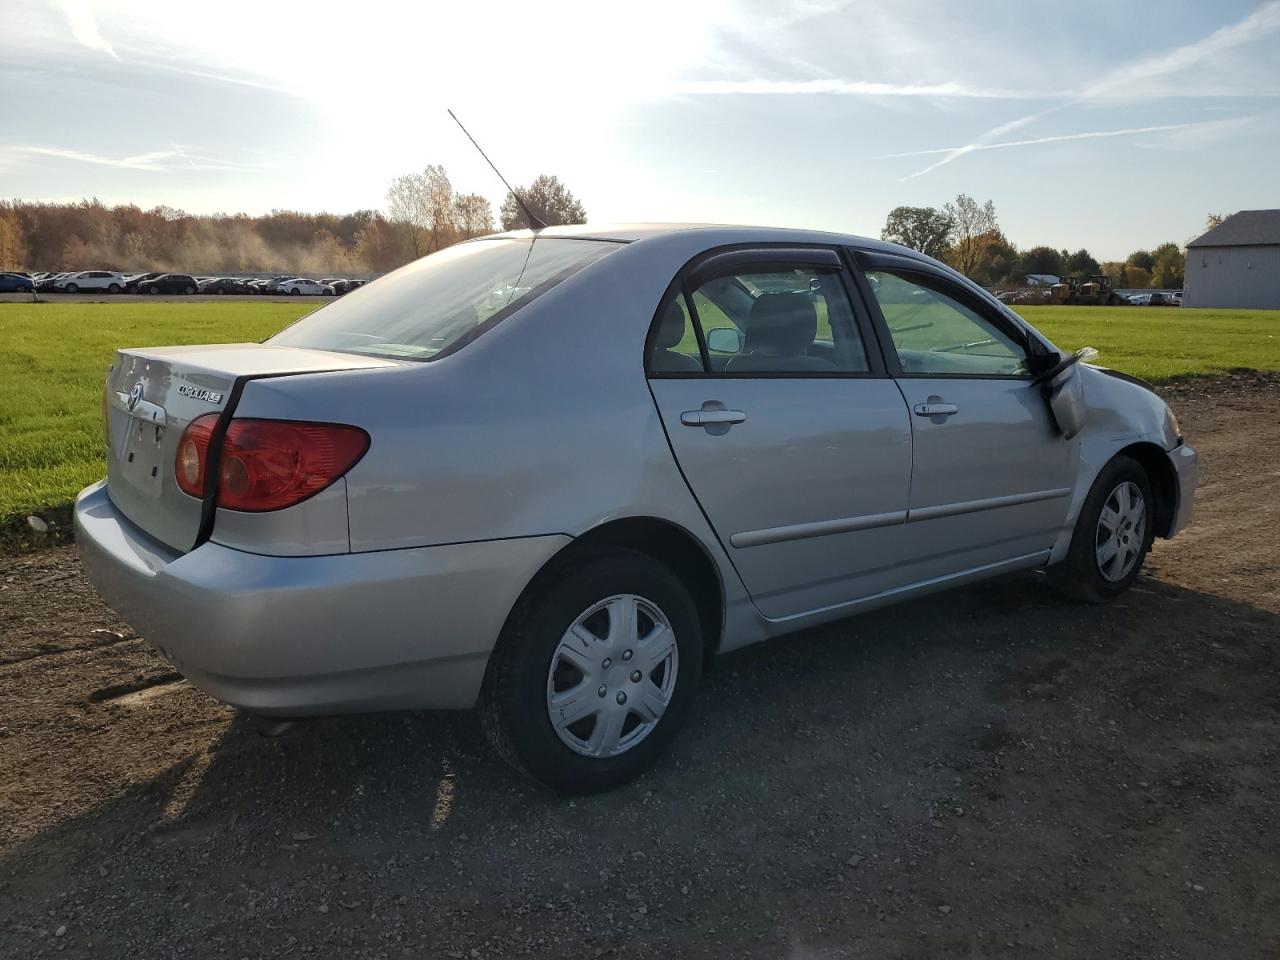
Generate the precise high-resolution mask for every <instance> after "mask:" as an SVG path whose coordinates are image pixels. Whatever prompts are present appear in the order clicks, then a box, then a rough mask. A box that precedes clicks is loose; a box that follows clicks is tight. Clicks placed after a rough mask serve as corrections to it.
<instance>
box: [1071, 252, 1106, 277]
mask: <svg viewBox="0 0 1280 960" xmlns="http://www.w3.org/2000/svg"><path fill="white" fill-rule="evenodd" d="M1100 269H1101V268H1100V267H1099V266H1098V261H1097V260H1095V259H1093V257H1092V256H1091V255H1090V253H1089V251H1088V250H1085V249H1083V248H1081V249H1080V250H1077V251H1076V252H1075V253H1073V254H1071V256H1069V257H1068V258H1067V270H1068V271H1070V273H1071V275H1072V276H1076V277H1092V276H1096V275H1097V274H1098V272H1099V270H1100Z"/></svg>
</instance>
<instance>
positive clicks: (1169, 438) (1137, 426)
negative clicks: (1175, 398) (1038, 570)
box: [1049, 363, 1181, 564]
mask: <svg viewBox="0 0 1280 960" xmlns="http://www.w3.org/2000/svg"><path fill="white" fill-rule="evenodd" d="M1072 369H1074V370H1075V371H1076V373H1075V374H1074V375H1073V377H1072V378H1071V379H1073V380H1076V381H1077V384H1076V385H1075V386H1074V387H1073V389H1074V390H1078V391H1079V394H1080V399H1079V401H1078V408H1077V409H1079V410H1080V411H1082V414H1083V424H1082V426H1081V429H1080V431H1079V433H1078V435H1077V442H1078V443H1079V444H1080V458H1079V461H1078V467H1077V474H1076V480H1075V484H1074V490H1075V492H1074V493H1073V495H1072V498H1071V508H1070V510H1069V511H1068V513H1067V519H1066V524H1065V526H1064V527H1063V529H1062V530H1061V531H1060V532H1059V534H1058V538H1057V540H1056V541H1055V542H1054V547H1053V551H1052V553H1051V554H1050V557H1049V562H1050V563H1051V564H1053V563H1057V562H1059V561H1060V560H1062V559H1064V558H1065V557H1066V555H1067V550H1068V549H1070V547H1071V534H1072V532H1073V531H1074V529H1075V524H1076V519H1077V518H1078V517H1079V516H1080V510H1081V508H1082V507H1083V506H1084V501H1085V498H1086V497H1088V495H1089V490H1090V488H1091V487H1092V486H1093V482H1094V480H1095V479H1097V476H1098V474H1099V473H1100V472H1101V470H1102V468H1103V467H1104V466H1106V465H1107V463H1108V462H1109V461H1110V460H1111V458H1112V457H1114V456H1115V455H1116V454H1118V453H1120V451H1122V450H1124V449H1126V448H1127V447H1131V446H1133V445H1135V444H1151V445H1152V446H1155V447H1159V448H1160V450H1162V451H1165V452H1166V453H1167V452H1168V451H1171V450H1173V449H1174V448H1175V447H1177V446H1178V445H1179V443H1181V438H1180V437H1179V436H1178V435H1177V431H1176V430H1175V429H1174V427H1173V421H1172V418H1171V417H1170V416H1169V413H1168V406H1167V405H1166V404H1165V402H1164V400H1163V399H1161V398H1160V396H1159V395H1158V394H1156V392H1155V391H1154V390H1152V389H1151V387H1149V386H1148V385H1146V384H1145V383H1143V381H1141V380H1138V379H1136V378H1134V377H1129V376H1126V375H1124V374H1117V373H1115V372H1113V371H1111V370H1106V369H1103V368H1101V367H1095V366H1091V365H1089V364H1086V363H1077V364H1075V365H1074V367H1073V368H1072ZM1051 402H1052V401H1051ZM1054 414H1055V416H1058V410H1057V408H1056V407H1055V410H1054ZM1059 422H1060V423H1061V421H1059ZM1064 426H1065V425H1064Z"/></svg>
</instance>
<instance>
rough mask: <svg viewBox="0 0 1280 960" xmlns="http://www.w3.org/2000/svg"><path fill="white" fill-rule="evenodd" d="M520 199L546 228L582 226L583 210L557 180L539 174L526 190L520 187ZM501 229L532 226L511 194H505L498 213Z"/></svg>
mask: <svg viewBox="0 0 1280 960" xmlns="http://www.w3.org/2000/svg"><path fill="white" fill-rule="evenodd" d="M519 189H520V197H521V198H522V199H523V200H524V202H525V203H526V204H528V205H529V209H530V210H532V211H533V214H534V216H536V217H538V218H539V219H540V220H541V221H542V222H543V223H545V224H546V225H547V226H549V227H553V226H556V225H557V224H561V223H586V222H587V210H586V207H584V206H583V205H582V203H581V201H579V200H578V199H577V197H575V196H574V195H573V194H572V193H570V192H569V188H568V187H566V186H565V185H564V184H563V183H561V182H560V180H559V178H558V177H553V176H550V175H548V174H545V173H544V174H542V175H541V176H539V177H538V179H536V180H534V181H533V183H531V184H529V186H527V187H520V188H519ZM499 216H500V217H501V219H502V229H503V230H517V229H519V228H520V227H525V226H532V224H530V223H528V222H527V218H526V217H525V214H524V210H523V209H521V207H520V204H519V202H518V201H517V200H516V197H515V194H513V193H508V194H507V196H506V199H505V200H503V201H502V210H501V211H500V212H499Z"/></svg>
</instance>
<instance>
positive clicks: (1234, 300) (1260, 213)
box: [1182, 210, 1280, 310]
mask: <svg viewBox="0 0 1280 960" xmlns="http://www.w3.org/2000/svg"><path fill="white" fill-rule="evenodd" d="M1182 305H1183V306H1184V307H1237V308H1240V309H1255V310H1256V309H1264V310H1280V210H1241V211H1240V212H1239V213H1237V214H1235V215H1233V216H1230V217H1227V219H1226V220H1224V221H1223V222H1222V223H1220V224H1219V225H1218V226H1216V227H1214V228H1213V229H1212V230H1210V231H1209V232H1208V233H1206V234H1205V235H1204V236H1202V237H1199V238H1197V239H1195V240H1192V241H1191V242H1190V243H1189V244H1187V269H1186V274H1185V279H1184V281H1183V293H1182Z"/></svg>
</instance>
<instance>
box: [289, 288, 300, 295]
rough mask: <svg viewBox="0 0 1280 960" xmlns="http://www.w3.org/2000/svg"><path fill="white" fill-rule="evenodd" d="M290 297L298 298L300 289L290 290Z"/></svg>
mask: <svg viewBox="0 0 1280 960" xmlns="http://www.w3.org/2000/svg"><path fill="white" fill-rule="evenodd" d="M289 296H291V297H296V296H298V288H297V287H293V288H292V289H290V290H289Z"/></svg>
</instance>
